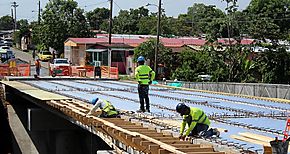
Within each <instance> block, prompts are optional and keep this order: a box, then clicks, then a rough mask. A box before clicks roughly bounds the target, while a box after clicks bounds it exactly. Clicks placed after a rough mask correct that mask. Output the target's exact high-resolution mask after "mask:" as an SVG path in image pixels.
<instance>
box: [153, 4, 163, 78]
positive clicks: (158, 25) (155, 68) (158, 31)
mask: <svg viewBox="0 0 290 154" xmlns="http://www.w3.org/2000/svg"><path fill="white" fill-rule="evenodd" d="M160 18H161V0H159V5H158V20H157V41H156V50H155V56H154V57H155V59H154V71H155V73H156V74H158V72H157V54H158V52H159V37H160Z"/></svg>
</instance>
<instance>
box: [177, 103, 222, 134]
mask: <svg viewBox="0 0 290 154" xmlns="http://www.w3.org/2000/svg"><path fill="white" fill-rule="evenodd" d="M176 111H177V112H178V113H180V115H181V116H182V117H183V121H182V123H181V127H180V136H179V139H181V140H185V137H187V136H194V137H205V138H209V137H212V136H213V135H215V136H217V137H219V135H220V132H219V131H218V130H217V129H216V128H215V129H212V128H211V129H208V128H209V125H210V121H209V119H208V117H207V116H206V114H205V113H204V112H203V111H202V110H201V109H199V108H195V107H189V106H187V105H185V104H184V103H179V104H178V105H177V106H176ZM186 124H188V129H187V131H186V132H185V134H183V132H184V130H185V126H186Z"/></svg>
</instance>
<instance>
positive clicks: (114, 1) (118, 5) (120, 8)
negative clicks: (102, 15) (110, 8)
mask: <svg viewBox="0 0 290 154" xmlns="http://www.w3.org/2000/svg"><path fill="white" fill-rule="evenodd" d="M114 4H115V5H117V7H118V8H119V9H120V10H123V9H122V8H121V7H120V6H119V5H118V4H117V3H116V2H115V1H114Z"/></svg>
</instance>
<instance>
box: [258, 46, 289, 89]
mask: <svg viewBox="0 0 290 154" xmlns="http://www.w3.org/2000/svg"><path fill="white" fill-rule="evenodd" d="M257 62H258V66H257V68H258V69H257V72H256V73H258V74H259V81H261V82H264V83H276V84H289V83H290V54H289V53H287V52H286V50H285V49H283V48H280V49H278V50H276V51H275V50H273V49H270V50H269V51H266V52H263V53H261V54H260V56H259V57H258V58H257Z"/></svg>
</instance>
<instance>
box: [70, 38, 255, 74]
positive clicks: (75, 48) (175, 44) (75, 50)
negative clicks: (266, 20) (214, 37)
mask: <svg viewBox="0 0 290 154" xmlns="http://www.w3.org/2000/svg"><path fill="white" fill-rule="evenodd" d="M122 36H125V35H114V34H113V37H112V43H111V44H109V43H108V42H109V38H108V37H107V35H106V34H102V35H98V37H97V38H68V39H67V40H66V41H65V43H64V46H65V51H64V55H65V58H68V59H69V60H70V62H71V63H72V64H75V65H87V64H93V63H98V64H100V65H107V66H115V67H118V68H119V72H120V73H123V74H125V73H126V74H130V73H131V72H132V70H133V68H134V63H133V59H132V58H133V54H134V48H135V47H137V46H138V45H140V44H141V43H143V42H145V41H147V40H149V39H150V38H154V36H150V35H148V36H147V35H126V36H125V37H122ZM160 41H161V42H162V43H163V45H164V46H165V47H167V48H171V49H172V51H173V52H177V53H178V52H181V51H182V49H183V47H184V46H186V45H190V46H192V47H201V46H203V45H205V43H206V40H204V39H201V38H193V37H181V38H162V37H161V38H160ZM218 42H219V43H220V44H224V45H229V40H228V39H219V40H218ZM253 42H254V40H252V39H247V40H242V41H241V43H242V44H245V45H247V44H251V43H253ZM231 43H232V44H235V43H236V41H234V40H232V42H231Z"/></svg>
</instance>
